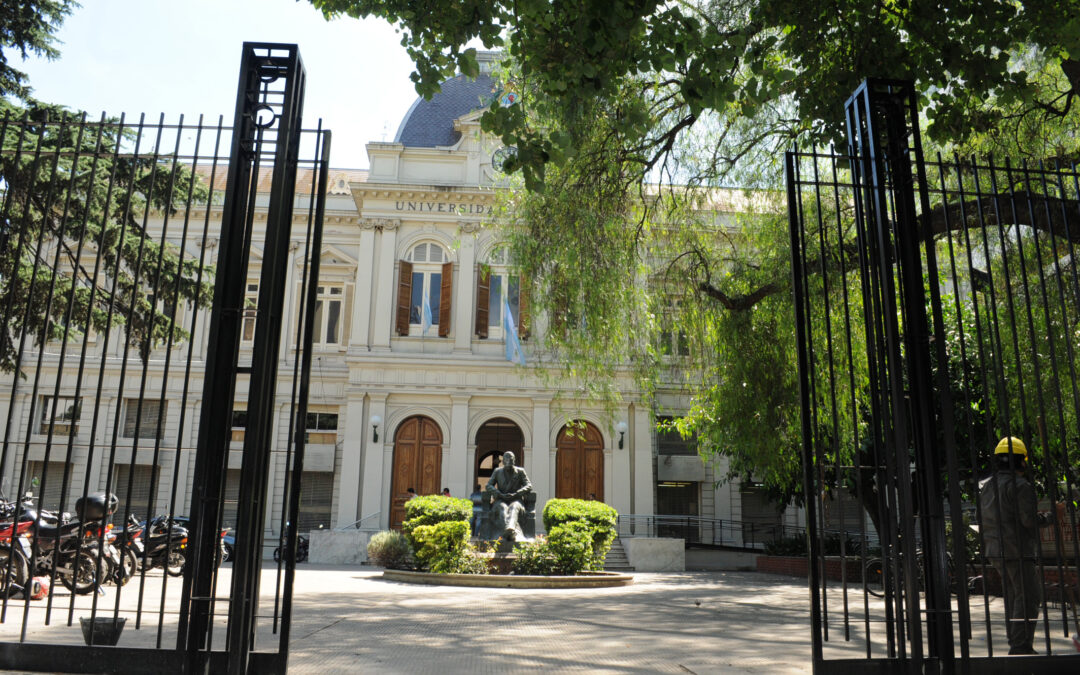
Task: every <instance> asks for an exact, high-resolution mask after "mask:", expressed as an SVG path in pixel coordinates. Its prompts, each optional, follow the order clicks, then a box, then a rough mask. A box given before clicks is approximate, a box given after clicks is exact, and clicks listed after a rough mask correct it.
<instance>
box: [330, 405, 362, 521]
mask: <svg viewBox="0 0 1080 675" xmlns="http://www.w3.org/2000/svg"><path fill="white" fill-rule="evenodd" d="M370 438H371V425H370V424H368V421H367V417H366V416H365V415H364V394H363V392H360V391H350V392H349V393H348V400H347V403H346V405H345V437H344V438H343V439H342V440H341V442H342V447H341V468H340V470H339V471H338V476H337V480H338V503H337V522H336V523H335V525H334V527H346V526H348V525H349V524H350V523H353V522H356V521H357V520H358V519H359V518H360V517H361V516H360V515H358V514H357V511H358V510H359V506H360V462H361V461H362V457H363V453H364V447H366V445H367V442H368V440H369V439H370Z"/></svg>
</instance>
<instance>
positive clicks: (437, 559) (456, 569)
mask: <svg viewBox="0 0 1080 675" xmlns="http://www.w3.org/2000/svg"><path fill="white" fill-rule="evenodd" d="M412 536H413V539H414V540H415V541H416V546H415V549H414V550H415V555H416V562H417V563H418V564H419V565H420V567H421V568H423V569H426V570H428V571H430V572H434V573H435V574H469V573H472V574H476V573H479V569H480V567H479V564H477V563H476V560H479V559H478V558H476V556H475V554H474V552H473V551H472V549H471V548H470V546H469V524H468V523H466V522H462V521H458V520H451V521H444V522H441V523H436V524H434V525H419V526H417V527H415V528H414V529H413V532H412ZM481 562H482V561H481ZM486 569H487V566H486V564H485V565H484V570H485V571H486Z"/></svg>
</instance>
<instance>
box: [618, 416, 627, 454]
mask: <svg viewBox="0 0 1080 675" xmlns="http://www.w3.org/2000/svg"><path fill="white" fill-rule="evenodd" d="M628 428H629V427H627V426H626V422H619V423H618V424H616V425H615V431H618V432H619V449H620V450H622V448H623V438H625V437H626V430H627V429H628Z"/></svg>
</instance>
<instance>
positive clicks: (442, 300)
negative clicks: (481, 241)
mask: <svg viewBox="0 0 1080 675" xmlns="http://www.w3.org/2000/svg"><path fill="white" fill-rule="evenodd" d="M453 297H454V263H452V262H448V263H444V264H443V266H442V290H441V291H440V292H439V337H446V336H448V335H450V307H451V306H452V305H453V304H454V303H453V301H452V298H453Z"/></svg>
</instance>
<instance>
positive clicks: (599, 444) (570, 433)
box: [555, 422, 604, 501]
mask: <svg viewBox="0 0 1080 675" xmlns="http://www.w3.org/2000/svg"><path fill="white" fill-rule="evenodd" d="M555 446H556V448H557V451H556V453H555V497H556V498H558V499H589V497H590V495H593V498H594V499H596V500H598V501H604V440H603V437H601V435H600V431H599V430H598V429H597V428H596V427H594V426H593V425H592V424H589V423H588V422H586V423H585V428H584V429H582V428H580V427H575V428H573V429H571V428H568V427H563V429H562V431H560V432H559V436H558V438H557V439H556V441H555Z"/></svg>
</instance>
